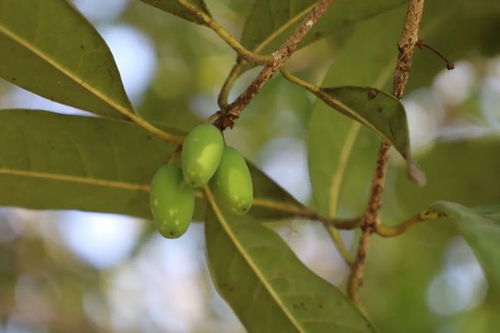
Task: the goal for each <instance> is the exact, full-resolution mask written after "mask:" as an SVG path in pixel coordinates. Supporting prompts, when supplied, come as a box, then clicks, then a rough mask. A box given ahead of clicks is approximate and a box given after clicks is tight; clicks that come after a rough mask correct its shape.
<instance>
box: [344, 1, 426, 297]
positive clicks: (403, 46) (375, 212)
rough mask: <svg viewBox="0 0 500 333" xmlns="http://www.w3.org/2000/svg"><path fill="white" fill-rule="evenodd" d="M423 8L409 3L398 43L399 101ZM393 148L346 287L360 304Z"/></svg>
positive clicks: (382, 155)
mask: <svg viewBox="0 0 500 333" xmlns="http://www.w3.org/2000/svg"><path fill="white" fill-rule="evenodd" d="M423 9H424V0H409V3H408V10H407V12H406V19H405V25H404V28H403V33H402V36H401V39H400V41H399V43H398V60H397V64H396V69H395V72H394V81H393V94H394V96H396V97H397V98H398V99H401V97H402V96H403V93H404V90H405V87H406V84H407V82H408V78H409V76H410V69H411V64H412V59H413V53H414V51H415V46H416V43H417V41H418V30H419V27H420V21H421V19H422V13H423ZM390 147H391V144H390V143H389V142H388V141H386V140H383V141H382V143H381V145H380V150H379V155H378V160H377V166H376V169H375V174H374V176H373V182H372V189H371V193H370V198H369V200H368V205H367V208H366V210H365V213H364V215H363V221H362V226H361V229H362V234H361V238H360V240H359V246H358V251H357V255H356V259H355V262H354V265H353V269H352V272H351V275H350V277H349V282H348V287H347V291H348V295H349V297H350V298H351V299H352V300H353V301H354V303H356V304H359V298H358V293H357V292H358V289H359V286H360V285H361V283H362V279H363V271H364V264H365V259H366V253H367V250H368V245H369V240H370V236H371V234H372V233H373V232H374V231H375V230H376V229H377V227H378V228H379V229H380V218H379V215H380V209H381V207H382V194H383V191H384V185H385V178H386V174H387V165H388V161H389V152H390Z"/></svg>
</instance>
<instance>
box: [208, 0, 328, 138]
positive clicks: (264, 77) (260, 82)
mask: <svg viewBox="0 0 500 333" xmlns="http://www.w3.org/2000/svg"><path fill="white" fill-rule="evenodd" d="M332 3H333V0H319V1H318V2H316V4H315V5H314V7H313V8H312V10H311V12H310V13H309V14H308V15H307V16H306V18H305V19H304V20H303V21H302V23H301V24H300V25H299V26H298V27H297V28H296V29H295V31H294V32H293V33H292V34H291V35H290V36H289V37H288V38H287V40H286V41H285V42H284V43H283V44H282V45H281V46H280V48H279V49H278V51H276V52H274V53H273V54H272V55H273V61H272V62H271V63H268V64H267V65H266V66H265V67H264V69H262V71H261V72H260V73H259V75H258V76H257V78H255V80H254V81H253V82H252V83H251V84H250V85H249V86H248V87H247V89H246V90H245V91H244V92H243V93H242V94H241V95H240V96H239V97H238V98H237V99H236V100H235V101H234V102H233V103H231V104H229V105H228V106H227V108H224V109H222V110H221V114H220V117H219V119H218V120H217V121H216V122H215V125H216V126H217V127H219V128H220V129H221V130H223V129H225V128H226V127H232V126H233V124H234V120H236V119H238V118H239V116H240V113H241V111H242V110H243V109H244V108H245V107H246V106H247V105H248V104H249V103H250V102H251V101H252V99H253V97H254V96H255V95H256V94H257V93H258V92H259V91H260V89H261V88H262V87H263V86H264V84H265V83H266V82H267V81H269V80H270V79H271V78H272V77H273V75H274V74H275V73H276V72H277V71H278V70H279V69H280V68H281V67H282V66H283V65H284V64H285V62H286V61H287V60H288V59H289V58H290V56H291V55H292V54H293V52H294V51H295V49H296V48H297V45H298V44H299V42H300V41H301V40H302V39H303V38H304V37H305V35H306V34H307V33H308V32H309V30H311V28H312V27H313V26H314V24H315V23H316V22H317V21H318V20H319V19H320V18H321V17H322V16H323V14H324V13H325V12H326V11H327V9H328V8H329V7H330V6H331V4H332Z"/></svg>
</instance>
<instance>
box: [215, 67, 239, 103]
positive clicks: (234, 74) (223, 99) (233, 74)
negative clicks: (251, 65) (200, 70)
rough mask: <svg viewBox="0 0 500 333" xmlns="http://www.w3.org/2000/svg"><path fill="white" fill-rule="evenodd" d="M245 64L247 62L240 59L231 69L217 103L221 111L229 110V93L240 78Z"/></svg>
mask: <svg viewBox="0 0 500 333" xmlns="http://www.w3.org/2000/svg"><path fill="white" fill-rule="evenodd" d="M245 63H246V61H245V60H243V59H241V58H238V60H237V61H236V63H235V64H234V66H233V67H232V68H231V71H230V72H229V75H228V76H227V77H226V80H225V81H224V84H223V85H222V88H221V90H220V92H219V97H218V98H217V103H218V104H219V107H220V108H221V110H222V109H225V108H227V104H228V103H227V100H228V96H229V91H230V90H231V88H232V87H233V84H234V81H236V79H237V78H238V77H239V76H240V74H241V70H242V69H243V66H244V65H245Z"/></svg>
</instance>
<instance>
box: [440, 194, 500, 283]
mask: <svg viewBox="0 0 500 333" xmlns="http://www.w3.org/2000/svg"><path fill="white" fill-rule="evenodd" d="M432 208H433V209H436V210H439V211H441V212H444V213H446V214H447V215H448V217H449V218H448V220H449V221H451V222H453V223H454V224H455V225H456V226H457V227H458V230H459V231H460V233H461V234H462V235H463V236H464V238H465V239H466V240H467V242H468V243H469V245H470V246H471V247H472V249H473V251H474V253H475V254H476V256H477V258H478V260H479V262H480V263H481V265H482V267H483V269H484V270H485V272H486V275H487V276H488V280H489V282H490V284H493V286H494V288H495V289H496V290H500V205H499V204H497V205H491V206H482V207H475V208H468V207H465V206H462V205H459V204H457V203H453V202H445V201H441V202H437V203H435V204H434V205H432Z"/></svg>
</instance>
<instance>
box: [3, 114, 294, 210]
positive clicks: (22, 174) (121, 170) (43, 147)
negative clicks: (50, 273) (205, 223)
mask: <svg viewBox="0 0 500 333" xmlns="http://www.w3.org/2000/svg"><path fill="white" fill-rule="evenodd" d="M0 142H2V144H0V187H1V188H2V191H0V205H2V206H21V207H27V208H34V209H78V210H87V211H100V212H109V213H118V214H126V215H132V216H138V217H144V218H151V214H150V211H149V201H148V200H149V199H148V192H149V183H150V182H151V179H152V177H153V174H154V173H155V171H156V170H157V169H158V168H159V167H160V166H161V165H163V164H165V163H167V161H168V159H169V157H170V155H171V153H172V152H173V150H174V148H175V146H174V145H171V144H167V143H165V142H163V141H161V140H159V139H157V138H155V137H152V136H151V135H149V134H148V133H147V132H145V131H143V130H142V129H140V128H138V127H136V126H134V125H132V124H130V123H128V122H123V121H117V120H111V119H105V118H96V117H81V116H68V115H61V114H55V113H51V112H45V111H32V110H31V111H29V110H0ZM250 169H251V172H252V176H253V177H254V187H255V197H256V204H255V205H254V208H252V210H251V211H250V214H254V212H255V216H256V217H260V218H269V219H275V218H276V219H277V218H283V217H288V216H291V214H290V212H289V211H287V210H286V209H282V210H275V209H269V208H266V207H268V206H266V205H265V204H266V203H268V200H267V199H268V198H272V202H274V203H276V202H277V203H279V204H282V205H285V206H286V207H289V206H292V207H300V204H299V203H298V202H297V201H296V200H295V199H294V198H293V197H292V196H290V194H288V193H287V192H285V191H284V190H283V189H282V188H281V187H279V186H278V185H277V184H275V183H274V182H273V181H272V180H271V179H270V178H269V177H267V176H265V175H264V174H263V173H262V172H261V171H259V170H258V169H256V168H255V167H253V166H251V168H250ZM200 197H201V196H200ZM203 206H204V203H203V201H201V200H199V201H198V203H197V211H198V213H197V216H196V218H197V219H203V214H204V212H203Z"/></svg>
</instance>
